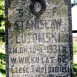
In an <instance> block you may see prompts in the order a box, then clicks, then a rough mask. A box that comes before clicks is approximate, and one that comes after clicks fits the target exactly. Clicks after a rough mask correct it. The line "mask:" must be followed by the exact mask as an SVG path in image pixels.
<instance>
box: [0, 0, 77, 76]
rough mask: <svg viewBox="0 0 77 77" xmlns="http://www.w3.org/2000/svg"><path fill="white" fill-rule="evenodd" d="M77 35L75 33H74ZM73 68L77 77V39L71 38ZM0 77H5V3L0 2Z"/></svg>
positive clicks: (1, 0) (2, 0) (0, 0)
mask: <svg viewBox="0 0 77 77" xmlns="http://www.w3.org/2000/svg"><path fill="white" fill-rule="evenodd" d="M76 34H77V33H76ZM73 59H74V60H73V68H74V77H77V39H76V38H73ZM0 77H6V53H5V1H4V0H0Z"/></svg>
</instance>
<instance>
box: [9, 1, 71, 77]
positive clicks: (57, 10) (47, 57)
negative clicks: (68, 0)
mask: <svg viewBox="0 0 77 77" xmlns="http://www.w3.org/2000/svg"><path fill="white" fill-rule="evenodd" d="M19 1H20V2H19V3H18V4H19V5H18V7H17V5H16V7H17V8H15V7H14V8H15V14H14V15H15V16H14V17H12V18H11V15H9V16H10V17H9V20H10V19H11V21H12V26H11V27H10V28H9V31H8V32H9V35H8V36H9V76H10V77H69V76H70V49H69V43H68V41H69V40H68V39H69V29H68V27H69V25H68V14H67V12H68V10H67V9H68V6H67V5H65V4H64V0H56V1H54V0H45V1H46V7H47V8H46V11H45V13H44V14H43V15H41V17H40V18H39V19H35V16H34V15H32V14H31V13H30V14H29V8H28V9H26V8H25V7H29V6H28V5H29V2H28V1H27V0H26V1H27V3H28V4H27V3H26V4H25V3H24V1H23V0H19ZM26 1H25V2H26ZM49 1H50V2H49ZM56 2H57V3H56ZM13 3H14V1H13ZM13 3H12V5H11V6H13V5H14V4H13ZM22 4H23V5H22ZM51 5H52V6H51ZM19 7H20V8H19ZM11 8H12V7H11ZM10 10H11V9H10ZM26 10H28V11H26ZM13 11H14V10H13ZM26 13H27V14H26ZM29 17H30V18H29Z"/></svg>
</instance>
